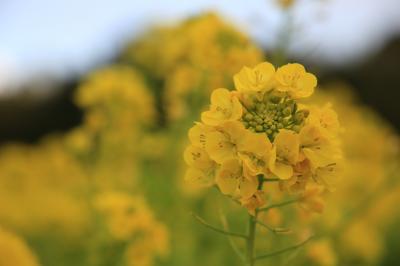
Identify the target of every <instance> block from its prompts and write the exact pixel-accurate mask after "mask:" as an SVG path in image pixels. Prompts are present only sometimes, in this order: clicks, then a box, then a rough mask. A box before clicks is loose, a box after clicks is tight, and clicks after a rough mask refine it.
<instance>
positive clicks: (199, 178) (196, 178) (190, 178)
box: [185, 168, 214, 186]
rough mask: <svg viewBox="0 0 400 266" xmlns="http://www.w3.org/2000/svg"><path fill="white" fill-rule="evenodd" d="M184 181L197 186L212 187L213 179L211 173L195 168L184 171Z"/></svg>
mask: <svg viewBox="0 0 400 266" xmlns="http://www.w3.org/2000/svg"><path fill="white" fill-rule="evenodd" d="M185 181H187V182H190V183H192V184H195V185H198V186H212V185H213V184H214V178H213V175H212V174H211V173H207V172H204V171H202V170H199V169H196V168H189V169H187V170H186V174H185Z"/></svg>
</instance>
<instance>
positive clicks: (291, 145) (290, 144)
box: [274, 129, 300, 164]
mask: <svg viewBox="0 0 400 266" xmlns="http://www.w3.org/2000/svg"><path fill="white" fill-rule="evenodd" d="M274 145H275V147H276V155H277V157H278V158H279V159H283V160H285V161H288V162H289V163H291V164H295V163H296V162H297V160H298V158H299V150H300V141H299V135H298V134H296V133H295V132H293V131H290V130H287V129H281V130H280V131H279V133H278V135H277V136H276V138H275V140H274Z"/></svg>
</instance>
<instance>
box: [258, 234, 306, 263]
mask: <svg viewBox="0 0 400 266" xmlns="http://www.w3.org/2000/svg"><path fill="white" fill-rule="evenodd" d="M312 238H313V236H310V237H309V238H307V239H306V240H304V241H303V242H301V243H299V244H297V245H293V246H290V247H287V248H284V249H281V250H278V251H274V252H271V253H268V254H264V255H261V256H258V257H255V258H254V260H261V259H267V258H270V257H274V256H277V255H280V254H282V253H286V252H289V251H292V250H296V249H298V248H300V247H302V246H304V245H305V244H307V242H309V241H310V240H311V239H312Z"/></svg>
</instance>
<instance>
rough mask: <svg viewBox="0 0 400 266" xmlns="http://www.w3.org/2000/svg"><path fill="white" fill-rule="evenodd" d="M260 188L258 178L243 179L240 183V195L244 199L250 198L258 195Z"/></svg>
mask: <svg viewBox="0 0 400 266" xmlns="http://www.w3.org/2000/svg"><path fill="white" fill-rule="evenodd" d="M257 188H258V181H257V178H253V179H248V178H241V180H240V183H239V193H240V196H242V197H243V198H250V197H251V196H253V195H254V193H256V191H257Z"/></svg>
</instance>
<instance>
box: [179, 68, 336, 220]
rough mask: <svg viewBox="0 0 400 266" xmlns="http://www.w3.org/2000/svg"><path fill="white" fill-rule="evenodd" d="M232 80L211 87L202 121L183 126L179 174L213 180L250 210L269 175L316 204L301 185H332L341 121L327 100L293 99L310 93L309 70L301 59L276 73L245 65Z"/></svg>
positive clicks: (204, 181) (312, 80) (313, 81)
mask: <svg viewBox="0 0 400 266" xmlns="http://www.w3.org/2000/svg"><path fill="white" fill-rule="evenodd" d="M234 83H235V87H236V90H235V91H228V90H227V89H217V90H215V91H213V93H212V95H211V105H210V109H209V110H208V111H205V112H203V113H202V115H201V120H202V123H196V124H195V125H194V126H193V127H192V128H191V129H190V130H189V139H190V142H191V144H190V145H189V147H188V148H187V149H186V151H185V155H184V157H185V161H186V163H187V164H188V166H189V170H188V172H187V174H186V179H187V180H192V181H195V182H196V183H200V184H208V185H216V186H217V187H218V188H219V189H220V190H221V192H222V193H223V194H226V195H229V196H231V197H232V198H234V199H236V200H238V201H239V202H241V203H242V205H243V206H245V207H246V208H247V209H248V210H249V212H250V213H254V212H255V209H256V208H258V207H260V206H262V205H263V204H264V203H265V201H264V192H266V194H268V189H266V190H267V191H264V190H263V188H262V187H263V182H264V179H268V178H272V180H280V188H281V189H283V190H287V191H289V192H291V193H303V194H304V197H303V199H304V201H303V205H304V206H306V205H307V206H308V205H310V208H309V209H313V210H315V211H320V208H318V206H317V204H316V203H317V202H318V201H317V198H316V197H309V196H307V195H309V194H310V193H311V192H310V191H312V190H307V188H308V187H309V186H312V185H318V186H320V187H322V188H325V187H329V188H331V185H332V184H333V182H332V179H334V178H335V174H336V171H335V170H336V165H337V161H338V160H339V158H340V146H339V141H338V133H339V131H340V130H339V129H340V126H339V122H338V120H337V115H336V114H335V112H334V111H333V110H332V108H331V106H329V105H326V106H325V107H323V108H319V107H314V106H308V105H304V104H299V103H297V99H298V98H304V97H308V96H310V95H311V94H312V93H313V91H314V87H315V86H316V83H317V82H316V78H315V77H314V75H312V74H310V73H307V72H305V69H304V67H303V66H301V65H300V64H288V65H286V66H283V67H281V68H279V69H278V71H276V73H275V67H274V66H273V65H271V64H270V63H268V62H264V63H261V64H259V65H256V66H255V67H254V68H248V67H244V68H243V69H242V70H241V71H240V72H239V73H238V74H236V75H235V76H234ZM307 191H308V192H307ZM311 194H313V193H311ZM306 199H307V201H306Z"/></svg>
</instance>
